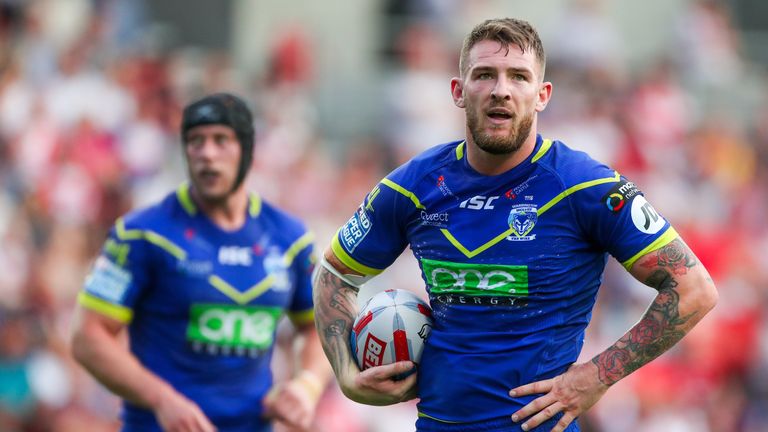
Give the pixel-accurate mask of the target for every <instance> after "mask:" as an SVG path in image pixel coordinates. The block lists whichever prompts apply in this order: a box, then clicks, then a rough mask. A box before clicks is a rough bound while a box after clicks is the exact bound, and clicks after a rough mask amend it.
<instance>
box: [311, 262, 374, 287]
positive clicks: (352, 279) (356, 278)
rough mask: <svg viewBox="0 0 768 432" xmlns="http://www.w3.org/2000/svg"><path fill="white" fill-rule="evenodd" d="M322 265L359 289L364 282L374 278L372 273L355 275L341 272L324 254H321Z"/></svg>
mask: <svg viewBox="0 0 768 432" xmlns="http://www.w3.org/2000/svg"><path fill="white" fill-rule="evenodd" d="M320 265H321V266H323V267H324V268H325V269H326V270H328V271H329V272H331V274H332V275H334V276H336V277H337V278H339V279H341V280H342V281H344V283H346V284H347V285H351V286H352V287H354V288H357V289H358V290H359V289H360V287H362V286H363V284H364V283H366V282H368V281H369V280H371V279H373V276H372V275H369V276H362V275H353V274H341V272H340V271H338V270H336V267H334V266H333V264H331V263H329V262H328V260H327V259H325V256H324V255H323V256H320Z"/></svg>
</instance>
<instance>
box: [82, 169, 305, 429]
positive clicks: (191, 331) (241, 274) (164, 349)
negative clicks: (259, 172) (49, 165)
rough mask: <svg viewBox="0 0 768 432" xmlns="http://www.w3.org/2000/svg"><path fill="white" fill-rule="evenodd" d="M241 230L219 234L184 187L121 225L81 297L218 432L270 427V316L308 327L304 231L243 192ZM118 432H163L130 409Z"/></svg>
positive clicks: (137, 410)
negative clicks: (245, 204) (122, 328)
mask: <svg viewBox="0 0 768 432" xmlns="http://www.w3.org/2000/svg"><path fill="white" fill-rule="evenodd" d="M249 199H250V204H249V209H248V216H247V218H246V222H245V224H244V226H243V227H241V228H240V229H238V230H236V231H231V232H228V231H224V230H222V229H221V228H219V227H218V226H216V225H215V224H213V223H212V222H211V221H210V219H208V217H207V216H205V215H204V214H203V213H202V212H201V211H199V210H198V209H197V208H196V207H195V204H194V202H193V201H192V200H191V199H190V196H189V189H188V185H186V184H184V185H182V186H181V187H180V188H179V189H178V190H177V191H176V193H172V194H170V195H168V196H167V197H166V198H165V199H164V200H162V201H161V202H160V203H158V204H157V205H154V206H152V207H149V208H146V209H143V210H140V211H136V212H133V213H130V214H128V215H126V216H125V217H123V218H120V219H118V220H117V222H116V223H115V226H114V228H113V229H112V230H111V231H110V233H109V237H108V239H107V240H106V242H105V244H104V247H103V249H102V252H101V254H100V256H99V257H98V258H97V260H96V262H95V264H94V266H93V269H92V270H91V273H90V275H89V276H88V278H87V279H86V282H85V285H84V289H83V291H82V292H81V293H80V295H79V298H78V301H79V302H80V304H81V305H83V306H84V307H86V308H89V309H92V310H95V311H97V312H100V313H102V314H105V315H107V316H110V317H112V318H115V319H117V320H119V321H121V322H124V323H126V324H128V330H129V338H130V347H131V350H132V352H133V353H134V354H135V355H136V356H137V357H138V359H139V360H140V361H141V363H142V364H143V365H144V366H146V367H147V368H148V369H150V370H151V371H153V372H154V373H156V374H157V375H159V376H160V377H162V378H163V379H165V380H167V381H168V382H169V383H170V384H171V385H173V387H174V388H176V389H177V390H178V391H179V392H181V393H183V394H184V395H186V396H187V397H189V398H190V399H191V400H193V401H195V402H196V403H197V404H198V405H199V406H200V408H201V409H202V410H203V412H205V414H206V415H207V416H208V417H209V418H210V420H211V421H212V422H213V423H214V424H215V425H216V426H217V427H218V428H219V430H222V431H255V430H268V427H269V426H268V422H265V421H264V420H262V419H261V415H262V412H261V408H262V403H261V401H262V398H263V397H264V396H265V394H266V392H267V391H268V390H269V388H270V386H271V385H272V375H271V372H270V358H271V356H272V347H273V344H274V339H275V330H276V328H277V323H278V320H279V319H280V318H281V316H282V315H283V314H284V313H285V312H287V314H288V316H289V317H290V318H291V319H292V320H293V321H294V323H297V324H309V323H312V322H313V320H314V314H313V305H312V288H311V272H312V267H313V260H314V256H313V239H312V234H311V233H309V232H307V230H306V228H305V227H304V225H303V224H302V223H301V222H299V221H298V220H296V219H295V218H293V217H291V216H288V215H286V214H285V213H283V212H281V211H279V210H278V209H276V208H275V207H273V206H271V205H269V204H268V203H266V202H264V201H262V200H261V199H260V198H259V197H258V196H257V195H251V196H250V198H249ZM123 417H124V421H125V429H124V430H128V431H133V430H135V431H150V430H159V427H158V425H157V422H156V420H155V418H154V415H153V414H152V412H150V411H148V410H145V409H142V408H139V407H136V406H133V405H131V404H128V403H127V404H126V405H125V409H124V413H123Z"/></svg>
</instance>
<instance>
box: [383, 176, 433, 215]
mask: <svg viewBox="0 0 768 432" xmlns="http://www.w3.org/2000/svg"><path fill="white" fill-rule="evenodd" d="M381 183H382V184H384V185H387V186H388V187H389V188H390V189H392V190H395V191H397V192H400V193H401V194H403V195H405V196H406V197H408V198H409V199H410V200H411V201H413V204H414V205H415V206H416V208H420V209H425V208H426V207H424V206H423V205H422V204H421V201H419V199H418V198H416V195H415V194H414V193H413V192H411V191H409V190H408V189H406V188H404V187H402V186H400V185H399V184H397V183H395V182H393V181H392V180H390V179H388V178H384V179H381Z"/></svg>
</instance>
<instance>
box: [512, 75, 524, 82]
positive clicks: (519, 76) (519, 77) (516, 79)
mask: <svg viewBox="0 0 768 432" xmlns="http://www.w3.org/2000/svg"><path fill="white" fill-rule="evenodd" d="M513 78H514V79H515V81H528V77H526V76H525V75H523V74H515V76H514V77H513Z"/></svg>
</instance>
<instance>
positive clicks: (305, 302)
mask: <svg viewBox="0 0 768 432" xmlns="http://www.w3.org/2000/svg"><path fill="white" fill-rule="evenodd" d="M313 239H314V237H313V235H312V234H311V233H309V232H308V233H305V234H304V235H303V236H302V237H300V238H299V239H298V240H296V242H294V243H293V245H292V246H291V248H290V249H289V250H288V253H287V255H286V256H287V257H290V256H291V253H292V252H291V249H294V250H295V251H296V252H295V254H296V255H295V258H293V262H292V263H291V271H292V272H293V274H294V280H295V281H296V286H295V289H294V293H293V299H292V301H291V304H290V306H289V309H288V311H287V312H288V317H289V318H290V319H291V321H292V322H293V324H294V325H296V326H297V327H298V326H303V325H306V324H311V323H313V322H314V319H315V314H314V305H313V303H312V271H313V270H314V268H315V261H316V256H315V246H314V243H313Z"/></svg>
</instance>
